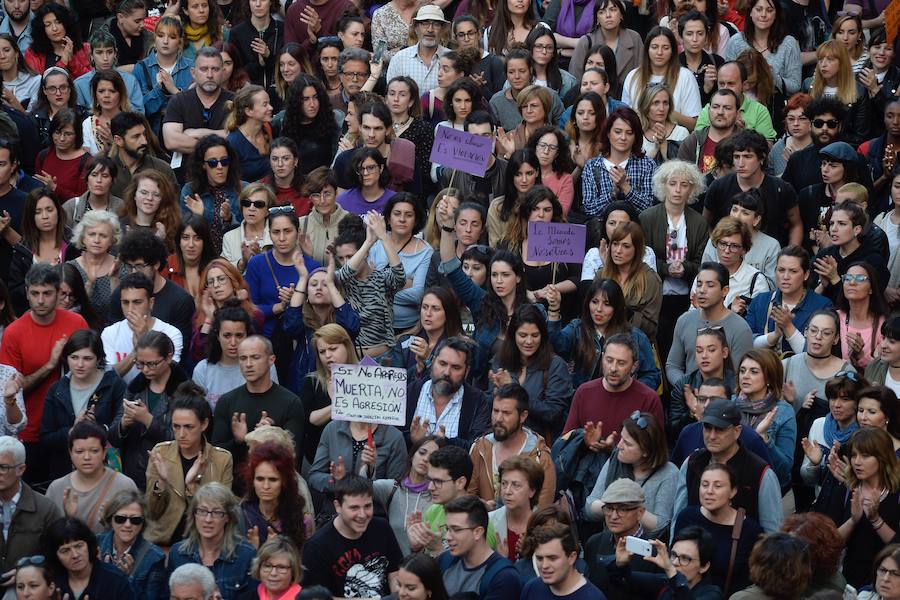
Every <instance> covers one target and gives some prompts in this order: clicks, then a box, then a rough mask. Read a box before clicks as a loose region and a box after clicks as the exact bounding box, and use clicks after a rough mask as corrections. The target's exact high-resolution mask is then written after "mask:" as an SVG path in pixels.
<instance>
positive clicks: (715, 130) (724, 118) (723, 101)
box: [678, 88, 740, 173]
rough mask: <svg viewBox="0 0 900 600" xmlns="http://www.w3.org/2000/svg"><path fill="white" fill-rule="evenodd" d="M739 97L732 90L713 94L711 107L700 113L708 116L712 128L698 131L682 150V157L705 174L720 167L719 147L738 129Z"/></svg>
mask: <svg viewBox="0 0 900 600" xmlns="http://www.w3.org/2000/svg"><path fill="white" fill-rule="evenodd" d="M738 106H740V100H739V96H738V95H737V94H735V93H734V92H733V91H732V90H730V89H721V88H720V89H719V90H717V91H716V92H714V93H713V95H712V97H711V98H710V100H709V104H708V105H707V106H706V107H704V108H703V111H701V112H700V116H701V117H702V116H703V115H704V114H705V115H706V118H707V120H708V121H709V125H708V126H707V127H705V128H703V129H699V128H698V129H695V130H694V133H692V134H691V135H689V136H687V137H686V138H685V139H684V141H682V142H681V146H679V147H678V158H679V159H681V160H686V161H688V162H690V163H693V164H695V165H697V168H698V169H700V172H701V173H708V172H709V171H711V170H712V169H713V167H715V166H716V157H715V152H716V146H718V145H719V142H721V141H722V140H724V139H725V138H727V137H728V136H730V135H731V134H732V133H734V132H735V131H736V130H737V118H738Z"/></svg>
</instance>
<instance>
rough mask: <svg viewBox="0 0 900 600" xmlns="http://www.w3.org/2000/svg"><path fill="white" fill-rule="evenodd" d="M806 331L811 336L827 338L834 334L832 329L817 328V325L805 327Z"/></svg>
mask: <svg viewBox="0 0 900 600" xmlns="http://www.w3.org/2000/svg"><path fill="white" fill-rule="evenodd" d="M806 333H808V334H809V337H812V338H819V337H822V338H827V337H831V336H833V335H834V329H819V328H818V327H807V328H806Z"/></svg>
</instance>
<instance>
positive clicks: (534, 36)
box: [504, 0, 563, 94]
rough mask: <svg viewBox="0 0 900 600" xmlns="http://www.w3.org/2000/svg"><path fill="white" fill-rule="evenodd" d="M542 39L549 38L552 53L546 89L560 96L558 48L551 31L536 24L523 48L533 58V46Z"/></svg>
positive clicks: (548, 66) (548, 64)
mask: <svg viewBox="0 0 900 600" xmlns="http://www.w3.org/2000/svg"><path fill="white" fill-rule="evenodd" d="M504 1H505V0H504ZM542 37H549V38H550V39H551V40H553V53H552V54H551V55H550V57H551V58H550V62H549V63H547V87H548V88H550V89H552V90H554V91H555V92H556V93H557V94H562V84H563V79H562V73H561V72H560V69H559V47H558V46H557V44H556V37H554V35H553V31H551V30H550V28H549V27H547V26H546V25H544V24H542V23H541V24H538V25H537V26H536V27H535V28H534V29H532V30H531V33H529V34H528V37H526V38H525V47H526V48H528V51H529V52H531V55H532V58H533V57H534V44H535V43H536V42H537V41H538V39H540V38H542Z"/></svg>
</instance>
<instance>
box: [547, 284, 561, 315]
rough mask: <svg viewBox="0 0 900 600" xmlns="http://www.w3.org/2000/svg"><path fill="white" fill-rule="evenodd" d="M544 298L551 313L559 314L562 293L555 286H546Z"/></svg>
mask: <svg viewBox="0 0 900 600" xmlns="http://www.w3.org/2000/svg"><path fill="white" fill-rule="evenodd" d="M544 297H545V298H546V299H547V305H548V307H549V308H550V311H551V312H559V308H560V306H561V305H562V293H561V292H560V291H559V289H557V287H556V286H555V285H549V286H547V292H546V293H545V295H544Z"/></svg>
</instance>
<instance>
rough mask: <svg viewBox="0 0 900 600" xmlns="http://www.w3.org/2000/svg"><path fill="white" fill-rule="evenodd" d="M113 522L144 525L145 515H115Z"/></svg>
mask: <svg viewBox="0 0 900 600" xmlns="http://www.w3.org/2000/svg"><path fill="white" fill-rule="evenodd" d="M113 523H115V524H116V525H124V524H125V523H131V524H132V525H143V524H144V517H141V516H133V517H130V516H128V515H113Z"/></svg>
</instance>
